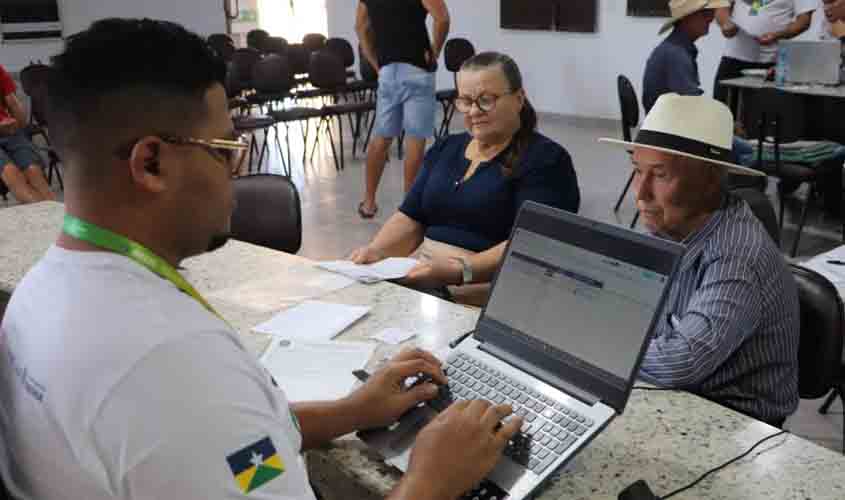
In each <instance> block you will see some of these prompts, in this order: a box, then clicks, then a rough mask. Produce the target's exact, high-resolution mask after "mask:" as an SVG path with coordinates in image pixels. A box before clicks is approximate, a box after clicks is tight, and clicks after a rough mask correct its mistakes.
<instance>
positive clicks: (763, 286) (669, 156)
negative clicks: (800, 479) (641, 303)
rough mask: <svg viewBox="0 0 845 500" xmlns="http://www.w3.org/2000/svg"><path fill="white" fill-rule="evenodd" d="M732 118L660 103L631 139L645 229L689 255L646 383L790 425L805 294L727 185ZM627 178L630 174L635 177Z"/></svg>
mask: <svg viewBox="0 0 845 500" xmlns="http://www.w3.org/2000/svg"><path fill="white" fill-rule="evenodd" d="M732 137H733V116H732V115H731V112H730V110H728V108H727V106H725V105H724V104H722V103H721V102H719V101H716V100H715V99H712V98H709V97H703V96H681V95H677V94H665V95H663V96H661V97H660V98H658V99H657V102H656V103H655V105H654V107H653V108H652V110H651V112H650V113H649V114H648V116H646V118H645V121H644V122H643V125H642V127H641V128H640V131H639V133H638V135H637V137H636V139H635V140H634V141H633V142H624V141H619V140H615V139H601V141H602V142H607V143H613V144H616V145H620V146H623V147H625V148H626V149H628V150H633V155H632V163H633V169H634V177H633V184H632V186H633V192H634V195H635V197H636V202H637V208H638V209H639V211H640V214H641V220H642V222H643V225H644V226H645V228H646V229H647V230H648V231H649V232H650V233H652V234H654V235H656V236H658V237H661V238H666V239H670V240H674V241H677V242H680V243H682V244H684V245H685V246H686V247H687V253H686V254H685V256H684V258H683V261H682V262H681V266H680V272H679V275H678V278H677V280H676V281H675V282H674V284H673V285H672V289H671V290H670V291H669V298H668V300H667V302H666V311H665V314H663V315H662V318H663V320H662V321H661V322H660V323H659V324H658V325H657V327H656V331H655V336H654V338H653V339H652V341H651V345H650V346H649V349H648V351H647V353H646V355H645V358H644V361H643V364H642V368H641V373H640V375H641V377H642V378H643V379H645V380H647V381H649V382H651V383H655V384H658V385H660V386H664V387H671V388H678V389H684V390H689V391H691V392H694V393H697V394H700V395H702V396H704V397H707V398H709V399H712V400H714V401H716V402H719V403H721V404H723V405H725V406H728V407H730V408H733V409H735V410H737V411H739V412H742V413H745V414H746V415H749V416H751V417H754V418H758V419H760V420H763V421H765V422H767V423H769V424H772V425H776V426H780V425H782V424H783V421H784V420H785V418H786V417H787V416H788V415H789V414H791V413H792V412H793V411H795V408H796V407H797V406H798V343H799V319H800V316H799V310H798V295H797V291H796V288H795V283H794V282H793V278H792V275H791V274H790V272H789V270H788V268H787V266H786V263H785V261H784V259H783V256H782V255H781V253H780V249H779V248H778V247H777V246H776V244H775V242H774V241H773V239H772V238H771V237H770V236H769V234H768V233H767V232H766V229H765V228H764V227H763V225H762V224H761V223H760V221H759V220H758V219H757V218H756V216H755V215H754V213H753V212H752V211H751V209H750V207H749V206H748V204H747V203H746V202H745V201H743V200H742V199H740V198H738V197H736V196H734V195H732V194H730V193H729V192H727V191H726V189H725V187H724V186H725V183H724V177H725V175H726V174H727V173H728V172H730V173H731V174H733V175H762V174H761V173H759V172H757V171H755V170H751V169H748V168H745V167H741V166H738V165H735V164H733V163H731V162H730V159H731V152H730V148H731V140H732ZM625 175H627V173H626V174H625Z"/></svg>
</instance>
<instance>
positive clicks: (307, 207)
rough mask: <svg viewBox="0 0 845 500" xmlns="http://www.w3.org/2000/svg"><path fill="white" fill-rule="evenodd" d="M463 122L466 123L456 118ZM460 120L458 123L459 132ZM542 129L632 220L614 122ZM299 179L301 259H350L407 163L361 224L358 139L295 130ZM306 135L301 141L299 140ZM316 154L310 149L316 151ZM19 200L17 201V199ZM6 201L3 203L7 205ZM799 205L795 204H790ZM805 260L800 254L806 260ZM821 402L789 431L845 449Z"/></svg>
mask: <svg viewBox="0 0 845 500" xmlns="http://www.w3.org/2000/svg"><path fill="white" fill-rule="evenodd" d="M456 121H458V120H456ZM458 127H459V124H458V123H455V124H454V126H453V129H454V130H457V128H458ZM541 129H542V131H543V132H544V133H545V134H546V135H548V136H550V137H552V138H554V139H556V140H557V141H559V142H560V143H561V144H563V145H564V146H565V147H566V148H567V149H568V150H569V152H570V153H571V154H572V157H573V160H574V163H575V168H576V170H577V172H578V176H579V183H580V186H581V194H582V205H581V214H582V215H585V216H587V217H591V218H594V219H599V220H602V221H606V222H612V223H623V224H626V223H628V222H630V220H631V218H632V217H633V213H634V212H633V204H632V202H631V200H630V199H628V200H626V201H625V203H624V204H623V206H622V209H621V210H620V212H619V213H618V214H614V213H613V210H612V206H613V204H614V203H615V201H616V198H617V196H618V195H619V192H620V191H621V189H622V186H624V183H625V181H626V179H627V177H628V175H629V173H630V170H629V167H628V162H627V155H626V154H625V153H624V152H623V151H621V150H618V149H614V148H611V147H608V146H605V145H601V144H598V143H597V142H596V139H598V138H599V137H602V136H611V137H616V136H618V135H619V131H618V129H617V128H616V125H615V124H612V123H608V122H598V121H587V120H572V119H564V118H561V117H555V116H543V117H541ZM291 131H292V138H294V141H293V143H292V146H293V157H294V165H293V176H292V177H293V180H294V182H295V183H296V185H297V187H298V188H299V190H300V194H301V197H302V209H303V227H304V234H303V247H302V250H301V251H300V254H301V255H303V256H306V257H310V258H313V259H334V258H339V257H343V256H344V255H346V254H348V253H349V252H350V251H351V250H353V249H354V248H356V247H358V246H360V245H363V244H366V243H367V242H368V241H369V240H370V238H371V237H372V236H373V235H374V234H375V232H376V231H377V230H378V228H379V227H380V226H381V224H382V223H384V221H385V220H386V219H387V218H388V217H389V216H390V215H391V214H392V213H393V212H394V211H395V210H396V208H397V207H398V206H399V203H400V202H401V199H402V192H401V191H402V164H401V162H400V161H399V160H398V159H397V158H396V154H395V148H394V153H393V155H392V161H391V163H390V165H389V166H388V168H387V169H386V171H385V176H384V180H383V182H382V186H381V190H380V193H379V199H378V203H379V206H380V207H381V211H380V213H379V215H378V216H377V217H376V218H375V219H373V220H370V221H364V220H361V219H360V218H359V217H358V215H357V213H356V206H357V204H358V202H359V201H360V200H361V197H362V193H363V161H362V155H361V154H360V153H359V155H358V157H357V158H352V156H351V154H350V153H351V150H352V147H351V146H352V144H351V140H349V139H348V140H347V143H346V145H347V147H346V152H347V158H346V170H344V171H343V172H339V173H338V172H336V171H335V168H334V164H333V162H332V160H331V152H330V150H329V149H328V146H327V143H326V142H325V141H324V143H323V144H322V147H321V148H320V149H318V152H317V156H316V157H315V158H314V161H313V162H310V161H309V162H306V163H305V165H304V166H303V162H302V145H301V135H300V134H299V131H298V130H297V129H296V126H293V127H292V129H291ZM297 137H298V138H300V140H299V144H297V142H296V140H295V138H297ZM309 153H310V147H309ZM270 170H271V171H272V172H274V173H278V172H281V164H280V160H279V156H278V154H277V153H275V152H274V153H273V155H272V158H271V161H270ZM11 203H14V201H11V202H10V204H11ZM2 206H3V202H2V201H0V207H2ZM790 208H792V207H790ZM793 214H794V211H790V212H788V216H787V234H785V237H784V248H789V246H788V245H789V244H791V242H792V239H793V237H794V236H793V233H792V232H791V231H789V229H790V228H792V227H794V226H792V225H791V220H792V218H793ZM841 239H842V234H841V230H840V226H839V221H838V220H834V219H831V218H830V217H828V216H825V215H823V214H821V213H819V211H814V212H811V215H810V226H809V227H808V228H807V229H805V235H804V236H803V238H802V243H801V250H800V252H799V254H800V255H801V256H805V257H806V256H809V255H814V254H817V253H820V252H823V251H826V250H828V249H830V248H832V247H834V246H837V245H838V244H840V242H841ZM799 258H800V257H799ZM820 405H821V401H803V402H802V404H801V407H800V408H799V410H798V412H797V413H796V414H795V415H794V416H793V417H792V418H790V419H789V421H788V423H787V428H789V429H790V430H792V431H793V432H796V433H797V434H799V435H801V436H804V437H806V438H809V439H812V440H814V441H816V442H817V443H819V444H821V445H824V446H827V447H830V448H832V449H837V450H841V446H842V405H841V403H839V402H837V404H836V405H834V407H833V408H832V410H831V414H829V415H827V416H822V415H819V414H818V412H817V409H818V408H819V406H820Z"/></svg>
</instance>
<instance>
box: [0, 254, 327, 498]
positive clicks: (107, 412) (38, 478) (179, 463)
mask: <svg viewBox="0 0 845 500" xmlns="http://www.w3.org/2000/svg"><path fill="white" fill-rule="evenodd" d="M0 333H3V334H4V338H3V342H2V346H0V425H1V426H2V432H0V437H2V440H3V445H2V447H3V448H4V449H5V451H7V456H6V457H5V460H4V466H3V469H4V480H5V481H6V483H7V484H8V485H10V486H11V488H12V489H13V491H19V492H20V493H22V494H23V497H24V498H29V499H33V500H59V499H86V500H98V499H115V498H119V499H150V500H152V499H180V500H182V499H185V500H187V499H202V500H206V499H241V498H259V499H264V498H266V499H269V498H273V499H313V492H312V491H311V489H310V486H309V483H308V477H307V474H306V470H305V467H304V464H303V462H302V459H301V457H300V454H299V452H300V447H301V444H302V437H301V435H300V433H299V430H298V424H297V423H296V422H295V420H294V417H293V415H292V413H291V412H290V410H289V407H288V403H287V401H286V399H285V396H284V394H283V392H282V391H281V390H279V389H278V388H276V387H275V386H274V383H273V381H272V379H271V378H270V376H269V375H268V374H267V372H266V370H264V368H263V367H262V366H261V365H260V364H259V363H258V361H257V360H256V359H255V358H254V357H253V356H252V355H251V354H250V353H248V352H247V351H246V350H245V349H244V347H243V345H242V344H241V342H240V340H239V339H238V338H237V336H236V334H235V333H234V332H232V331H231V329H230V328H229V327H228V326H227V325H226V324H225V323H224V322H223V321H221V320H220V319H218V318H217V317H215V316H214V315H212V314H211V313H209V312H208V311H206V310H205V309H203V307H202V306H200V305H199V304H198V303H197V302H196V301H195V300H193V299H192V298H191V297H189V296H187V295H185V294H183V293H182V292H180V291H179V290H178V289H177V288H176V287H175V286H173V285H172V284H170V283H169V282H168V281H165V280H163V279H161V278H159V277H158V276H156V275H155V274H153V273H151V272H150V271H148V270H146V269H145V268H143V267H141V266H140V265H138V264H136V263H135V262H133V261H131V260H129V259H128V258H126V257H123V256H120V255H116V254H111V253H101V252H72V251H68V250H64V249H61V248H58V247H53V248H51V249H50V250H49V251H48V252H47V254H46V256H45V257H44V258H43V259H42V260H41V261H40V262H39V263H38V264H37V265H36V266H35V267H34V268H33V269H32V270H31V271H30V272H29V273H28V274H27V276H26V277H25V278H24V279H23V281H22V282H21V283H20V286H18V288H17V289H16V290H15V293H14V295H13V296H12V299H11V301H10V303H9V305H8V309H7V311H6V315H5V318H4V319H3V323H2V331H1V332H0ZM9 463H10V464H11V465H10V466H9Z"/></svg>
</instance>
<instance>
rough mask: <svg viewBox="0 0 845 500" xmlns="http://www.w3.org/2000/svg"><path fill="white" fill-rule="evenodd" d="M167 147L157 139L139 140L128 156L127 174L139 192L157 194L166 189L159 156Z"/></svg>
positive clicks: (152, 137)
mask: <svg viewBox="0 0 845 500" xmlns="http://www.w3.org/2000/svg"><path fill="white" fill-rule="evenodd" d="M166 147H167V145H166V144H164V142H162V140H161V139H160V138H158V137H154V136H148V137H144V138H142V139H140V140H139V141H138V142H136V143H135V146H134V147H133V148H132V153H131V154H130V156H129V174H130V176H131V178H132V181H133V183H134V184H135V185H136V186H137V187H138V188H139V189H141V190H143V191H147V192H151V193H159V192H162V191H164V190H165V189H166V178H165V176H164V175H163V171H162V169H161V155H162V151H163V149H164V148H166Z"/></svg>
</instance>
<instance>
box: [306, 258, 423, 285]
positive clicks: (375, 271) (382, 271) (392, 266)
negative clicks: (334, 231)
mask: <svg viewBox="0 0 845 500" xmlns="http://www.w3.org/2000/svg"><path fill="white" fill-rule="evenodd" d="M418 263H419V262H418V261H417V260H416V259H410V258H399V257H391V258H389V259H384V260H382V261H380V262H376V263H375V264H366V265H361V264H355V263H353V262H351V261H348V260H334V261H327V262H320V263H318V264H317V267H320V268H321V269H325V270H327V271H332V272H334V273H339V274H342V275H344V276H346V277H348V278H352V279H354V280H357V281H360V282H362V283H378V282H380V281H385V280H395V279H400V278H404V277H405V276H407V275H408V273H409V272H410V271H411V269H413V268H414V266H416V265H417V264H418Z"/></svg>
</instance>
